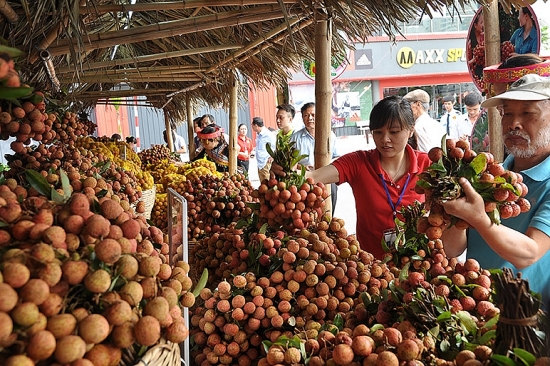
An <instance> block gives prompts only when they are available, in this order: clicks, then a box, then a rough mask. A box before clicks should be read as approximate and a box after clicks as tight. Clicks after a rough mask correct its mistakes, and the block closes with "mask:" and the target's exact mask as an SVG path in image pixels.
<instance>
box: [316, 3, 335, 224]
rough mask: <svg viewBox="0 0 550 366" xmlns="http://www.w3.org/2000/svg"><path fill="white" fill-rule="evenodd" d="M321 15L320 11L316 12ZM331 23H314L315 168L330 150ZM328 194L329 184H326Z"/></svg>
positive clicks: (327, 203)
mask: <svg viewBox="0 0 550 366" xmlns="http://www.w3.org/2000/svg"><path fill="white" fill-rule="evenodd" d="M318 14H319V15H322V13H321V12H319V13H318ZM331 27H332V23H331V21H330V20H327V19H321V20H317V23H316V24H315V169H317V168H320V167H323V166H325V165H328V164H329V163H330V158H331V154H332V152H331V151H330V131H331V127H332V126H331V107H332V102H331V100H332V83H331V77H330V58H331V57H330V56H331V38H332V29H331ZM326 188H327V190H328V191H329V194H330V185H327V187H326ZM325 211H326V212H325V214H329V215H330V214H331V213H332V201H331V200H330V199H327V200H325Z"/></svg>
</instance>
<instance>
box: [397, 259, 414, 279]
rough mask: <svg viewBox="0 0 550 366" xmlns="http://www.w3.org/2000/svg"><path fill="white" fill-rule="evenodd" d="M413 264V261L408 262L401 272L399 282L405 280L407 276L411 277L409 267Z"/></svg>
mask: <svg viewBox="0 0 550 366" xmlns="http://www.w3.org/2000/svg"><path fill="white" fill-rule="evenodd" d="M410 266H411V262H408V263H407V264H405V265H404V266H403V269H402V270H401V271H400V272H399V282H405V281H406V280H407V278H408V277H409V267H410Z"/></svg>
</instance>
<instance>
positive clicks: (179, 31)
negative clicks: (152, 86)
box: [48, 5, 283, 56]
mask: <svg viewBox="0 0 550 366" xmlns="http://www.w3.org/2000/svg"><path fill="white" fill-rule="evenodd" d="M282 17H283V14H282V13H281V11H280V9H277V8H276V7H274V6H270V5H268V6H265V7H258V8H255V10H254V11H251V10H250V9H246V10H238V11H228V12H225V13H221V14H212V15H205V16H199V17H195V18H187V19H182V20H175V21H170V22H161V23H157V24H151V25H145V26H141V27H136V28H129V29H123V30H120V31H117V32H107V33H98V34H89V35H87V38H86V43H85V46H86V50H87V51H89V50H94V49H102V48H108V47H113V46H116V45H118V44H129V43H137V42H144V41H151V40H157V39H159V38H166V37H176V36H181V35H183V34H189V33H197V32H202V31H207V30H212V29H219V28H224V27H231V26H236V25H244V24H250V23H256V22H261V21H267V20H274V19H280V18H282ZM73 42H74V40H72V39H66V40H65V39H64V40H60V41H59V42H58V43H57V44H56V45H55V46H52V47H50V48H49V49H48V51H50V54H51V55H52V56H60V55H66V54H67V53H68V50H69V46H70V44H71V43H73Z"/></svg>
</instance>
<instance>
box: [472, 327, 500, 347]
mask: <svg viewBox="0 0 550 366" xmlns="http://www.w3.org/2000/svg"><path fill="white" fill-rule="evenodd" d="M496 338H497V331H496V330H489V331H487V332H485V333H483V335H482V336H481V337H479V338H478V340H477V342H478V343H479V344H481V345H488V344H489V342H491V341H493V340H495V339H496Z"/></svg>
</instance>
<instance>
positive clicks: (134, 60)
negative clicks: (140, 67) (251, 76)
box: [57, 44, 242, 74]
mask: <svg viewBox="0 0 550 366" xmlns="http://www.w3.org/2000/svg"><path fill="white" fill-rule="evenodd" d="M240 47H242V46H241V45H237V44H228V45H219V46H212V47H201V48H192V49H187V50H180V51H172V52H162V53H155V54H151V55H143V56H136V57H127V58H121V59H115V60H111V61H102V62H93V63H87V64H83V65H82V67H81V68H79V70H83V71H86V70H94V69H103V68H113V67H116V66H122V65H128V64H139V63H141V62H151V61H157V60H164V59H167V58H173V57H183V56H191V55H199V54H201V53H206V52H216V51H225V50H232V49H237V48H240ZM180 67H186V66H180ZM74 71H75V68H74V66H72V67H70V66H66V67H60V68H59V69H57V73H58V74H64V73H68V72H74Z"/></svg>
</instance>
